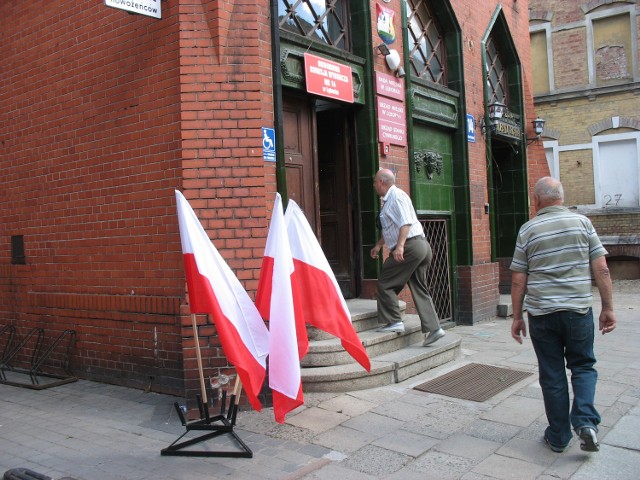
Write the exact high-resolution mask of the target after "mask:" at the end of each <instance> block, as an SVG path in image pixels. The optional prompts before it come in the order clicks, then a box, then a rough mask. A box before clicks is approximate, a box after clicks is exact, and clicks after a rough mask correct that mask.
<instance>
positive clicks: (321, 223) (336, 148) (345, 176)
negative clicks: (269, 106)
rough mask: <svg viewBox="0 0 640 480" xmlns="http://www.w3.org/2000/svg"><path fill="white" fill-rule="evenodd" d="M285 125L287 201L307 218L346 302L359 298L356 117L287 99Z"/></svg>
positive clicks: (335, 107)
mask: <svg viewBox="0 0 640 480" xmlns="http://www.w3.org/2000/svg"><path fill="white" fill-rule="evenodd" d="M283 125H284V154H285V165H286V177H287V195H288V197H289V198H290V199H293V200H295V201H296V203H298V204H299V205H300V207H301V208H302V210H303V211H304V212H305V215H306V216H307V219H308V220H309V223H310V224H311V227H312V228H313V229H314V231H315V232H316V235H317V237H318V238H319V240H320V244H321V245H322V249H323V251H324V254H325V256H326V257H327V260H328V261H329V264H330V266H331V268H332V270H333V273H334V274H335V276H336V279H337V281H338V284H339V285H340V288H341V290H342V293H343V295H344V297H345V298H353V297H356V296H357V295H358V280H359V278H358V275H357V272H359V268H358V265H359V263H358V258H357V253H356V252H358V249H357V248H356V238H357V237H356V229H355V228H354V219H355V218H357V216H356V215H355V210H356V208H357V207H356V206H355V205H354V202H353V198H355V195H354V194H353V193H354V185H353V179H354V178H357V177H356V176H355V174H354V172H353V171H352V165H353V164H354V162H352V161H351V160H352V157H353V154H352V149H351V145H352V142H351V141H350V139H351V138H352V135H353V133H352V132H353V131H354V130H355V129H354V128H353V115H352V113H351V112H350V109H348V108H344V107H343V106H342V104H339V103H334V102H327V101H324V100H317V99H309V98H307V97H297V96H289V95H287V96H285V98H284V102H283Z"/></svg>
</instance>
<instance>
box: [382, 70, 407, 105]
mask: <svg viewBox="0 0 640 480" xmlns="http://www.w3.org/2000/svg"><path fill="white" fill-rule="evenodd" d="M376 93H377V94H378V95H383V96H385V97H389V98H394V99H396V100H400V101H401V102H403V101H404V80H403V79H402V78H396V77H394V76H393V75H389V74H387V73H382V72H376Z"/></svg>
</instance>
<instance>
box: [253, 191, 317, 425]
mask: <svg viewBox="0 0 640 480" xmlns="http://www.w3.org/2000/svg"><path fill="white" fill-rule="evenodd" d="M292 274H293V260H292V258H291V249H290V248H289V239H288V238H287V228H286V225H285V222H284V214H283V212H282V199H281V197H280V194H277V193H276V199H275V202H274V205H273V212H272V213H271V223H270V225H269V234H268V236H267V245H266V247H265V250H264V257H263V260H262V269H261V271H260V282H259V283H258V293H257V295H256V305H257V307H258V310H259V311H260V313H261V314H262V316H263V317H264V318H265V319H268V320H269V386H270V387H271V390H272V394H273V413H274V416H275V419H276V421H277V422H279V423H284V421H285V417H286V415H287V413H289V412H290V411H291V410H293V409H295V408H296V407H298V406H300V405H302V404H303V403H304V396H303V393H302V380H301V377H300V360H301V359H302V357H304V356H305V355H306V353H307V350H308V347H309V344H308V340H307V331H306V328H305V325H304V323H303V322H302V319H301V318H300V315H299V314H298V312H296V311H295V310H294V305H293V291H292V286H291V275H292ZM296 325H297V327H296Z"/></svg>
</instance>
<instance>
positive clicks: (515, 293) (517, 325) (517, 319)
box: [511, 272, 527, 343]
mask: <svg viewBox="0 0 640 480" xmlns="http://www.w3.org/2000/svg"><path fill="white" fill-rule="evenodd" d="M526 292H527V274H526V273H523V272H512V273H511V304H512V306H513V323H512V324H511V336H512V337H513V339H514V340H515V341H516V342H518V343H522V337H521V335H523V336H525V337H526V336H527V325H526V324H525V323H524V319H523V318H522V309H523V304H524V295H525V293H526Z"/></svg>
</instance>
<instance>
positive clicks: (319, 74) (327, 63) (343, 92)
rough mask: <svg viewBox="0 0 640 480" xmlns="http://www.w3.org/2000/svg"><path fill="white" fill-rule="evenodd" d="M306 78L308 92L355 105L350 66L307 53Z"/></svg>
mask: <svg viewBox="0 0 640 480" xmlns="http://www.w3.org/2000/svg"><path fill="white" fill-rule="evenodd" d="M304 76H305V81H306V84H307V92H309V93H313V94H315V95H320V96H322V97H328V98H333V99H335V100H341V101H343V102H349V103H353V78H352V77H351V67H350V66H348V65H343V64H341V63H337V62H334V61H332V60H327V59H326V58H322V57H316V56H315V55H311V54H310V53H305V54H304Z"/></svg>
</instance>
